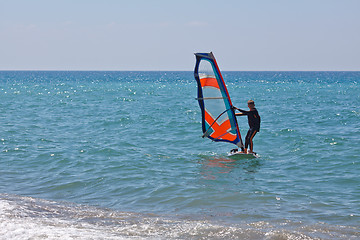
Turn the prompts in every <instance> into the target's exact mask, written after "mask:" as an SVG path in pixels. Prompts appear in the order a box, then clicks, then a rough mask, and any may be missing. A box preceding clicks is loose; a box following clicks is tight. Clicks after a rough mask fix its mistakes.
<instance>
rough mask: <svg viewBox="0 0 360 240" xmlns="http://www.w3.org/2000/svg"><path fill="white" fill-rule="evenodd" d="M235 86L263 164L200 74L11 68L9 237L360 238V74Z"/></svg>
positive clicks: (4, 189)
mask: <svg viewBox="0 0 360 240" xmlns="http://www.w3.org/2000/svg"><path fill="white" fill-rule="evenodd" d="M223 76H224V79H225V82H226V83H227V86H228V91H229V93H230V96H231V97H232V102H233V104H234V105H235V106H236V107H239V108H243V109H246V106H247V104H246V102H247V100H248V99H253V100H255V102H256V106H257V109H258V111H259V113H260V115H261V117H262V126H261V132H260V133H259V134H258V135H257V136H256V137H255V138H254V150H255V151H256V152H257V153H258V154H259V155H260V158H257V159H234V158H229V157H227V153H228V152H229V150H230V149H232V148H233V146H232V145H231V144H227V143H215V142H211V140H209V139H202V138H201V135H202V132H201V123H200V121H201V114H200V108H199V106H198V103H197V101H196V100H195V98H196V93H197V89H196V88H197V85H196V81H195V79H194V78H193V73H192V72H37V71H33V72H21V71H16V72H11V71H3V72H0V100H1V101H0V109H1V115H0V239H29V238H33V239H359V238H360V227H359V226H360V147H359V146H360V72H224V73H223ZM238 120H239V124H240V131H241V133H242V134H243V136H244V135H245V134H246V132H247V129H248V125H247V120H246V118H239V119H238Z"/></svg>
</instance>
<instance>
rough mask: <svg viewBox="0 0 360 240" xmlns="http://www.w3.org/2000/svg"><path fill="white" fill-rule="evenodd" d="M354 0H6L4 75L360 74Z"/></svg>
mask: <svg viewBox="0 0 360 240" xmlns="http://www.w3.org/2000/svg"><path fill="white" fill-rule="evenodd" d="M359 13H360V1H358V0H337V1H335V0H301V1H295V0H272V1H270V0H248V1H242V0H223V1H218V0H217V1H213V0H207V1H205V0H204V1H196V0H181V1H171V0H166V1H165V0H147V1H145V0H143V1H141V0H131V1H130V0H127V1H122V0H117V1H116V0H101V1H100V0H98V1H95V0H0V70H186V71H192V70H193V67H194V62H195V58H194V56H193V53H194V52H208V51H213V52H214V54H215V56H216V58H217V61H218V64H219V66H220V69H221V70H224V71H225V70H235V71H247V70H250V71H271V70H275V71H276V70H284V71H288V70H294V71H301V70H305V71H306V70H325V71H326V70H330V71H343V70H344V71H347V70H350V71H354V70H355V71H356V70H360V14H359Z"/></svg>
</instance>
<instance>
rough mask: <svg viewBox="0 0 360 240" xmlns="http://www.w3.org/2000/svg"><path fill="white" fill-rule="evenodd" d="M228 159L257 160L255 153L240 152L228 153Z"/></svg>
mask: <svg viewBox="0 0 360 240" xmlns="http://www.w3.org/2000/svg"><path fill="white" fill-rule="evenodd" d="M228 157H239V158H240V157H241V158H258V157H259V155H258V154H257V153H255V152H254V153H242V152H239V151H238V152H229V154H228Z"/></svg>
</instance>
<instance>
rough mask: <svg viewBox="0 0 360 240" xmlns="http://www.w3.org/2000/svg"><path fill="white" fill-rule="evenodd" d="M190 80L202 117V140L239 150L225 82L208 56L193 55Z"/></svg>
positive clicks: (201, 54) (237, 130)
mask: <svg viewBox="0 0 360 240" xmlns="http://www.w3.org/2000/svg"><path fill="white" fill-rule="evenodd" d="M195 56H196V64H195V70H194V76H195V79H196V81H197V83H198V98H197V100H198V102H199V105H200V109H201V113H202V130H203V137H208V138H210V139H212V140H213V141H224V142H230V143H233V144H235V145H237V146H239V147H242V146H243V143H242V140H241V135H240V131H239V127H238V123H237V120H236V117H235V112H234V109H233V105H232V103H231V99H230V96H229V93H228V91H227V88H226V85H225V82H224V80H223V78H222V75H221V73H220V70H219V68H218V66H217V63H216V60H215V57H214V55H213V54H212V53H195Z"/></svg>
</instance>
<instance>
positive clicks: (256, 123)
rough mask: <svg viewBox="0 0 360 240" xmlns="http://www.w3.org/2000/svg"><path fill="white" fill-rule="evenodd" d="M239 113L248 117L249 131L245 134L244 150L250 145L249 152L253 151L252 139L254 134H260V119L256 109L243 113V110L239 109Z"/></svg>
mask: <svg viewBox="0 0 360 240" xmlns="http://www.w3.org/2000/svg"><path fill="white" fill-rule="evenodd" d="M239 111H240V112H242V113H243V114H244V115H247V117H248V122H249V127H250V128H249V131H248V132H247V134H246V138H245V148H248V146H249V145H250V151H252V150H253V141H252V140H253V138H254V137H255V134H256V133H257V132H260V122H261V118H260V115H259V113H258V111H257V110H256V108H254V109H252V110H250V111H245V110H241V109H239Z"/></svg>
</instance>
